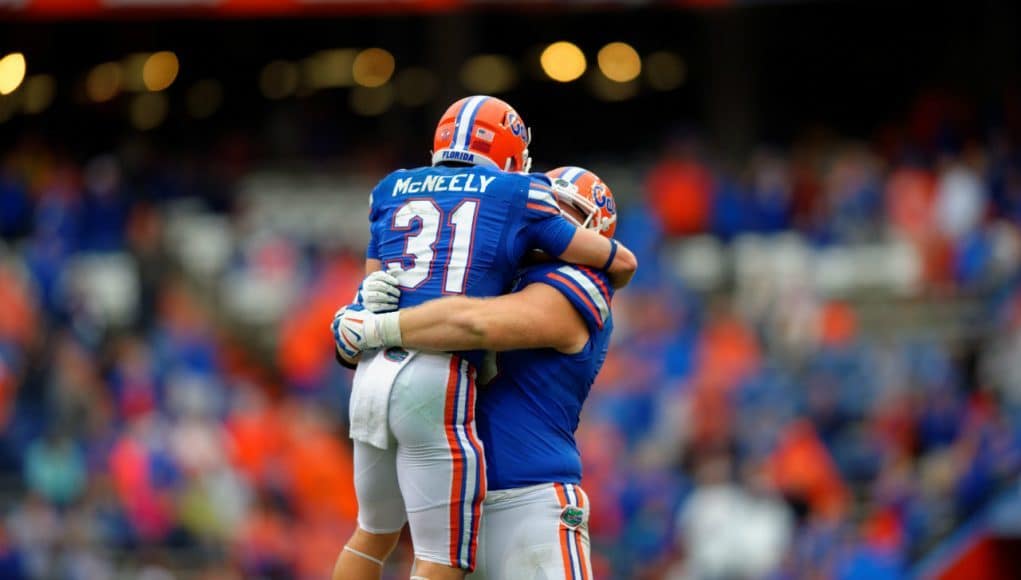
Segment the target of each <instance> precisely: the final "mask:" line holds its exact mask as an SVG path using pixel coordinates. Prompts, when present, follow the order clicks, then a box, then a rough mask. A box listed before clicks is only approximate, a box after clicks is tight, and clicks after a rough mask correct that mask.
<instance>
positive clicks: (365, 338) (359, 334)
mask: <svg viewBox="0 0 1021 580" xmlns="http://www.w3.org/2000/svg"><path fill="white" fill-rule="evenodd" d="M330 330H331V331H332V332H333V341H334V342H335V343H336V344H337V348H338V349H340V352H341V353H342V354H343V355H344V356H345V357H347V358H350V359H354V358H355V357H357V356H358V355H359V354H360V353H361V352H362V351H363V350H368V349H372V348H380V347H384V346H401V324H400V312H386V313H383V314H373V313H372V312H369V311H367V310H350V309H349V307H348V306H344V307H343V308H341V309H340V310H338V311H337V312H336V314H334V315H333V324H331V325H330Z"/></svg>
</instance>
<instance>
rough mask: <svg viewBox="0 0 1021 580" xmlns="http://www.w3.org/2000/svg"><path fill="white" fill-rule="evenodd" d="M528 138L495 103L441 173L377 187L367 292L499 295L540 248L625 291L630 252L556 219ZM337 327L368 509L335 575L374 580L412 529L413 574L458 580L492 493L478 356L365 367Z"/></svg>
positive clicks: (456, 117)
mask: <svg viewBox="0 0 1021 580" xmlns="http://www.w3.org/2000/svg"><path fill="white" fill-rule="evenodd" d="M529 141H530V132H529V131H528V129H527V128H526V127H525V124H524V123H523V121H522V120H521V117H520V116H519V115H518V113H517V112H516V111H515V110H514V109H513V108H511V107H510V105H508V104H507V103H505V102H503V101H501V100H500V99H496V98H493V97H487V96H474V97H468V98H465V99H461V100H460V101H457V102H456V103H454V104H453V105H451V107H450V108H449V109H447V111H446V113H445V114H444V115H443V117H442V118H441V120H440V122H439V124H438V126H437V128H436V132H435V136H434V141H433V142H434V152H433V155H432V162H433V164H432V166H430V167H423V168H419V169H413V170H400V171H396V172H394V173H392V174H390V175H388V176H387V177H385V178H384V179H383V180H382V181H381V182H380V183H379V184H378V185H377V186H376V187H375V188H374V189H373V192H372V195H371V198H370V206H371V208H370V221H371V228H370V231H371V236H370V242H369V247H368V251H367V259H366V269H367V271H369V272H374V274H372V275H370V277H369V278H368V279H367V280H366V282H365V284H364V285H363V288H362V292H361V295H362V296H363V297H364V296H367V295H370V296H371V295H373V292H375V293H376V294H377V295H378V294H380V292H378V291H376V290H375V289H376V288H377V287H386V284H385V283H387V282H389V283H392V284H395V288H397V289H399V290H400V306H401V307H405V308H407V307H411V306H415V305H418V304H422V303H424V302H426V301H428V300H431V299H435V298H439V297H442V296H444V295H466V296H475V297H484V296H496V295H499V294H501V293H503V292H504V291H505V289H506V288H508V287H509V286H510V283H511V281H512V278H513V276H514V273H515V272H516V271H517V269H518V266H519V262H520V261H521V259H522V258H523V257H524V256H525V255H526V253H527V252H529V251H531V250H533V249H538V250H542V251H544V252H545V253H547V254H549V255H552V256H557V257H559V258H560V259H562V260H564V261H566V262H573V263H579V264H587V265H589V266H593V267H598V268H601V269H604V270H606V271H607V272H608V274H609V276H610V277H611V279H613V281H614V282H615V283H616V284H623V283H626V282H627V280H629V279H630V277H631V275H632V274H633V273H634V269H635V267H636V263H635V259H634V256H633V255H632V254H631V253H630V252H629V251H628V250H627V249H626V248H624V247H622V246H619V245H618V244H617V243H616V242H614V241H612V240H609V239H607V238H605V237H603V236H600V235H598V234H597V233H595V232H593V231H591V230H589V229H585V228H580V227H577V224H573V223H571V222H570V221H568V220H567V219H565V218H564V217H563V216H562V215H561V212H560V208H559V206H558V205H557V201H556V198H555V197H554V195H553V191H552V183H551V181H550V179H549V178H547V177H546V176H543V175H541V174H540V175H529V174H528V173H527V171H528V168H529V166H530V160H529V158H528V150H527V147H528V144H529ZM383 270H386V272H384V271H383ZM391 275H392V277H391ZM382 294H383V295H384V296H385V295H387V294H386V292H385V291H384V292H382ZM359 308H360V307H359V306H358V305H354V306H351V307H348V308H343V309H341V311H339V312H338V316H337V318H336V320H340V319H341V318H345V319H346V320H348V321H349V322H352V323H353V321H356V320H359V319H360V317H364V316H367V315H369V314H371V313H370V312H364V311H359ZM333 330H334V338H335V342H336V344H337V352H338V356H339V357H340V358H341V360H342V361H344V362H345V363H347V364H353V363H355V362H358V370H357V372H356V374H355V379H354V383H353V386H352V395H351V436H352V439H354V464H355V465H354V467H355V490H356V493H357V496H358V504H359V514H358V529H357V530H356V531H355V533H354V535H353V536H352V538H351V539H350V540H349V542H348V543H347V544H346V545H345V547H344V549H343V550H342V552H341V554H340V556H339V558H338V561H337V565H336V567H335V570H334V579H335V580H347V579H357V580H366V579H371V578H379V577H380V574H381V567H382V562H383V561H384V560H385V558H386V557H387V555H388V554H389V553H390V551H392V549H393V547H394V546H395V545H396V542H397V539H398V537H399V534H400V530H401V529H402V527H403V526H404V523H405V521H407V523H408V524H409V527H410V528H411V537H412V543H413V544H414V548H415V574H416V576H417V577H420V578H428V579H429V580H446V579H448V578H449V579H459V578H463V576H464V573H465V572H470V571H472V570H473V569H474V568H475V563H476V557H475V556H476V549H477V542H478V527H479V523H480V519H481V512H482V502H483V500H484V498H485V493H486V487H487V486H486V479H485V474H486V469H485V460H484V453H483V450H482V445H481V443H480V442H479V436H478V432H477V429H476V425H475V399H476V375H477V369H478V368H479V365H480V363H481V362H482V357H483V353H482V352H481V351H472V350H464V351H457V352H437V351H434V352H417V351H401V352H400V353H399V354H395V353H387V352H385V351H373V352H366V353H365V356H363V357H362V358H361V360H360V361H359V359H358V357H359V356H360V353H361V350H362V349H359V348H357V346H356V345H357V343H358V341H359V339H360V336H359V335H358V333H357V331H354V332H343V333H342V332H340V329H339V326H338V325H337V324H335V325H334V327H333Z"/></svg>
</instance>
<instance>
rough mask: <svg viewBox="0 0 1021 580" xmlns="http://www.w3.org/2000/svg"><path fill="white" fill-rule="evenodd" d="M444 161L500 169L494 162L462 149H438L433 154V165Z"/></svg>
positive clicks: (479, 154)
mask: <svg viewBox="0 0 1021 580" xmlns="http://www.w3.org/2000/svg"><path fill="white" fill-rule="evenodd" d="M445 161H456V162H458V163H468V164H469V165H485V166H488V167H492V168H494V169H500V166H499V165H497V164H496V162H495V161H493V160H492V159H490V158H489V157H486V156H485V155H482V154H481V153H476V152H474V151H466V150H464V149H450V148H447V149H440V150H439V151H436V152H434V153H433V165H436V164H438V163H443V162H445Z"/></svg>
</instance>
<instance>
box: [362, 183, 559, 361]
mask: <svg viewBox="0 0 1021 580" xmlns="http://www.w3.org/2000/svg"><path fill="white" fill-rule="evenodd" d="M370 205H371V208H370V214H369V220H370V222H371V230H370V231H371V238H370V240H369V247H368V250H367V251H366V256H367V257H369V258H376V259H378V260H380V261H382V262H383V268H384V269H387V268H389V267H390V266H391V265H398V266H400V268H401V270H402V271H401V272H400V273H398V275H397V277H398V280H400V285H401V298H400V307H401V308H408V307H411V306H415V305H418V304H421V303H423V302H426V301H428V300H432V299H434V298H439V297H441V296H444V295H448V294H464V295H467V296H474V297H485V296H497V295H500V294H503V293H505V292H506V291H507V288H509V287H510V285H511V282H512V281H513V278H514V276H515V273H516V271H517V269H518V265H519V262H520V261H521V258H522V257H523V256H524V255H525V253H526V252H528V251H529V250H532V249H538V250H542V251H544V252H546V253H548V254H550V255H553V256H559V255H560V254H562V253H563V252H564V250H566V249H567V246H568V244H570V242H571V238H572V237H573V236H574V234H575V231H576V228H575V226H574V225H572V224H571V223H570V222H568V221H567V220H566V219H564V218H563V217H562V216H561V215H560V208H559V206H558V205H557V202H556V198H555V197H554V196H553V192H552V190H551V188H550V181H549V179H548V178H546V177H545V176H536V175H524V174H519V173H508V172H504V171H498V170H496V169H492V168H489V167H443V166H437V167H422V168H418V169H412V170H400V171H395V172H394V173H391V174H390V175H388V176H386V177H385V178H383V180H382V181H380V182H379V184H378V185H377V186H376V187H375V189H373V190H372V198H371V203H370ZM467 356H468V359H469V360H470V361H472V362H473V363H474V364H476V366H478V363H479V362H480V359H481V356H480V355H479V354H478V353H470V354H467Z"/></svg>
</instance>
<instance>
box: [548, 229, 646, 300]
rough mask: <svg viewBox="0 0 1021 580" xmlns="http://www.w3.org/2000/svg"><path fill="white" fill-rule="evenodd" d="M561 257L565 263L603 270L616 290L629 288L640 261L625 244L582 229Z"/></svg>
mask: <svg viewBox="0 0 1021 580" xmlns="http://www.w3.org/2000/svg"><path fill="white" fill-rule="evenodd" d="M559 257H560V259H561V260H563V261H564V262H569V263H572V264H581V265H584V266H592V267H593V268H602V269H603V270H604V271H606V274H607V275H608V276H609V277H610V283H611V284H613V287H614V288H623V287H624V286H627V284H628V282H630V281H631V278H633V277H634V275H635V271H636V270H637V269H638V259H637V258H635V255H634V254H632V253H631V250H629V249H627V248H626V247H625V246H624V244H621V243H620V242H617V241H616V240H611V239H607V238H605V237H603V236H601V235H599V234H598V233H596V232H594V231H592V230H586V229H582V228H578V231H577V232H576V233H575V234H574V237H573V238H571V243H570V244H569V245H568V246H567V249H566V250H564V253H563V254H561V255H560V256H559Z"/></svg>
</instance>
